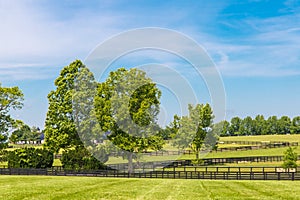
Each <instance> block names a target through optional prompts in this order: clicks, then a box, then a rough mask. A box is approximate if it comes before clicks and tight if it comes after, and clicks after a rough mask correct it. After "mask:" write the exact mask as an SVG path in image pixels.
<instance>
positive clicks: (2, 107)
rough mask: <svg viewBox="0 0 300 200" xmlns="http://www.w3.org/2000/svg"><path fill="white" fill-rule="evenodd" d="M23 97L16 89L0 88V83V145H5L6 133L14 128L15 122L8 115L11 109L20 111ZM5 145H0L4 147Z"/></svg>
mask: <svg viewBox="0 0 300 200" xmlns="http://www.w3.org/2000/svg"><path fill="white" fill-rule="evenodd" d="M23 100H24V95H23V93H22V91H21V90H20V89H19V88H18V87H1V83H0V143H5V142H6V140H7V138H8V131H9V130H10V129H12V128H13V127H14V123H15V120H14V119H13V118H11V116H10V115H9V111H10V110H11V109H14V110H15V109H21V108H22V106H23V103H22V102H23ZM4 146H5V145H0V148H1V147H4Z"/></svg>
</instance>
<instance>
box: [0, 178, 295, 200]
mask: <svg viewBox="0 0 300 200" xmlns="http://www.w3.org/2000/svg"><path fill="white" fill-rule="evenodd" d="M299 187H300V182H286V181H214V180H172V179H164V180H162V179H125V178H124V179H118V178H93V177H45V176H39V177H37V176H1V178H0V188H1V193H0V199H6V200H10V199H39V200H40V199H57V200H59V199H65V200H67V199H89V200H90V199H184V200H188V199H230V200H234V199H239V200H241V199H264V200H268V199H274V200H275V199H276V200H277V199H298V197H299V196H300V190H299Z"/></svg>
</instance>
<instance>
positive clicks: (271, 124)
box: [266, 116, 279, 135]
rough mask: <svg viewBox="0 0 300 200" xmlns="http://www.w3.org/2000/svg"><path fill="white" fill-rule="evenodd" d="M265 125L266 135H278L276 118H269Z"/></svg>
mask: <svg viewBox="0 0 300 200" xmlns="http://www.w3.org/2000/svg"><path fill="white" fill-rule="evenodd" d="M266 123H267V134H268V135H275V134H278V133H279V128H278V118H277V117H276V116H271V117H269V118H268V120H267V122H266Z"/></svg>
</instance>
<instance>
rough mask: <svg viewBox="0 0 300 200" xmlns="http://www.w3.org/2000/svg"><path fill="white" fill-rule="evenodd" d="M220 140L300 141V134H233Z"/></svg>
mask: <svg viewBox="0 0 300 200" xmlns="http://www.w3.org/2000/svg"><path fill="white" fill-rule="evenodd" d="M219 141H254V142H267V141H270V142H272V141H283V142H299V143H300V135H254V136H231V137H220V139H219Z"/></svg>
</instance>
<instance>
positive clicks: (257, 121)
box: [253, 115, 268, 135]
mask: <svg viewBox="0 0 300 200" xmlns="http://www.w3.org/2000/svg"><path fill="white" fill-rule="evenodd" d="M253 124H254V130H253V134H254V135H266V134H267V131H268V130H267V123H266V120H265V118H264V116H263V115H257V116H256V117H255V118H254V120H253Z"/></svg>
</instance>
